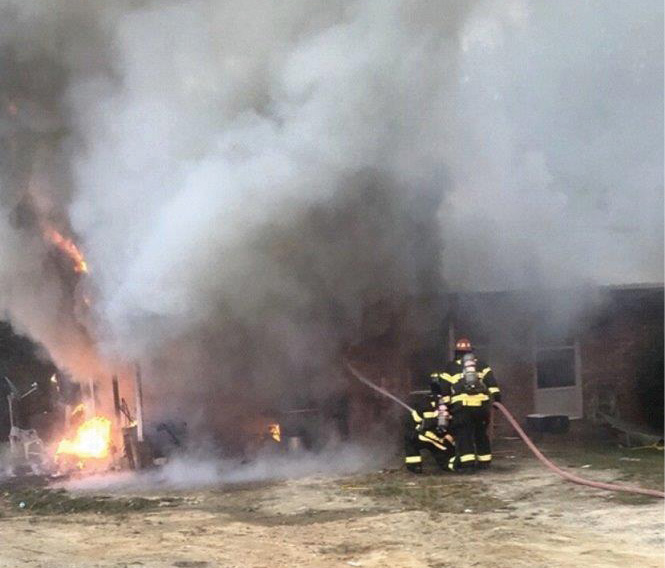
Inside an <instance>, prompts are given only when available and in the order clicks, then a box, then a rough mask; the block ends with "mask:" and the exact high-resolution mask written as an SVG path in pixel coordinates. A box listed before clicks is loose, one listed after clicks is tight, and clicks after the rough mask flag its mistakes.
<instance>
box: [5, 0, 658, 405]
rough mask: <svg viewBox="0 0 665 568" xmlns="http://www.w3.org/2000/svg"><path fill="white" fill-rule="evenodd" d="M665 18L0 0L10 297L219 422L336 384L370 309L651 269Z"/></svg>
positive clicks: (570, 7) (29, 326)
mask: <svg viewBox="0 0 665 568" xmlns="http://www.w3.org/2000/svg"><path fill="white" fill-rule="evenodd" d="M662 28H663V8H662V5H661V3H658V2H655V1H648V0H645V1H639V2H627V1H617V2H612V3H609V4H608V3H607V2H600V1H594V0H591V1H588V2H579V1H562V2H556V3H552V2H545V1H542V2H526V1H523V0H510V1H508V2H500V3H496V2H485V1H476V2H453V1H446V2H441V1H434V0H423V1H420V2H415V3H414V2H404V1H398V0H368V1H363V2H354V1H342V0H335V1H331V2H320V3H312V2H308V1H305V0H290V1H288V2H277V3H266V2H257V1H248V0H242V1H240V0H237V1H232V0H227V1H221V0H178V1H176V0H171V1H160V2H157V1H150V0H143V1H130V0H123V1H117V2H111V3H109V2H102V1H101V0H73V1H71V2H67V3H66V4H62V5H58V6H57V9H55V8H54V7H53V6H52V5H50V4H49V3H45V2H42V1H37V0H27V1H26V0H22V1H18V0H2V2H1V3H0V65H1V66H2V69H3V73H2V78H0V105H2V109H1V116H0V140H1V143H2V145H3V148H4V151H3V152H2V155H3V158H2V163H1V164H0V175H1V178H0V183H1V184H2V185H1V195H0V197H1V201H0V261H1V262H0V306H1V307H2V309H3V310H4V311H5V313H6V316H7V317H8V318H9V319H10V320H11V321H12V323H13V324H14V325H15V327H16V328H17V329H19V330H20V331H23V332H26V333H27V334H29V335H30V336H31V337H33V338H34V339H36V340H37V341H39V342H41V343H42V344H43V345H44V346H45V348H46V349H47V350H48V351H49V353H50V354H51V355H52V356H53V357H54V358H55V359H56V362H57V363H58V364H59V365H61V366H62V367H63V368H66V369H69V370H70V371H71V372H73V373H74V374H75V375H77V376H78V377H82V376H85V375H86V374H89V373H101V372H105V370H106V369H107V368H108V367H113V366H114V365H117V364H123V363H126V362H129V361H132V360H140V361H142V362H143V363H144V364H145V365H146V367H147V369H148V370H147V372H146V376H147V377H148V379H149V381H150V382H151V384H150V385H149V386H150V388H151V389H152V391H153V393H154V394H153V396H154V397H157V398H159V399H160V403H161V404H162V405H163V407H168V410H169V411H178V410H181V409H183V408H188V409H191V408H192V405H196V404H198V405H202V406H206V407H209V408H212V409H213V410H214V409H219V408H220V407H221V406H220V405H223V404H224V402H223V401H224V400H227V399H228V395H229V393H233V396H234V400H238V399H243V397H244V398H246V402H247V403H248V404H254V403H257V397H258V399H261V400H263V401H266V400H274V398H275V397H280V396H286V397H287V398H290V399H293V400H291V401H290V402H295V399H299V400H306V399H311V398H314V399H318V400H322V399H324V398H325V397H326V396H329V395H332V394H334V392H335V391H336V389H338V388H339V381H340V378H339V373H338V372H337V370H336V368H337V367H336V366H335V364H334V361H336V359H337V358H338V355H339V353H340V350H342V349H343V348H344V347H345V346H347V345H349V344H352V343H354V342H356V341H357V340H358V338H359V332H360V327H361V322H362V315H363V311H364V310H365V309H367V307H369V306H372V305H376V304H377V303H380V302H384V303H387V304H388V305H389V306H392V307H394V308H395V309H396V308H398V307H399V306H400V305H402V304H403V303H404V302H405V301H406V300H407V299H408V298H412V297H418V296H431V295H433V294H436V293H440V292H441V291H442V290H443V289H444V288H445V287H448V288H455V289H466V290H472V289H506V288H523V287H534V286H564V285H571V284H576V283H580V282H592V283H602V284H605V283H626V282H645V281H652V282H653V281H661V280H662V271H663V220H662V204H663V196H662V195H663V194H662V191H663V140H662V139H663V132H662V128H663V120H662V119H663V116H662V113H663V93H662V85H663V31H662ZM45 224H48V225H49V226H53V227H55V228H57V230H58V231H59V232H61V233H62V234H63V235H65V236H67V237H71V238H72V239H73V240H74V241H75V242H76V243H77V245H78V246H79V247H80V249H81V250H82V251H83V252H84V254H85V257H86V261H87V263H88V266H89V273H88V274H84V275H81V274H73V273H72V271H71V265H70V264H69V259H68V258H66V257H65V256H64V255H63V254H62V253H61V252H59V251H57V250H54V247H53V245H52V244H50V243H48V242H45V240H44V238H43V227H44V225H45ZM285 392H287V395H284V393H285ZM296 392H297V395H296V394H294V393H296ZM225 412H231V409H226V410H225ZM213 414H214V412H213Z"/></svg>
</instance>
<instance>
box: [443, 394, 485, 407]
mask: <svg viewBox="0 0 665 568" xmlns="http://www.w3.org/2000/svg"><path fill="white" fill-rule="evenodd" d="M486 400H489V397H488V396H487V395H486V394H483V393H480V394H466V393H464V394H457V395H455V396H454V397H452V398H451V399H450V402H451V403H452V404H455V403H456V402H461V403H462V406H481V405H482V404H483V402H485V401H486Z"/></svg>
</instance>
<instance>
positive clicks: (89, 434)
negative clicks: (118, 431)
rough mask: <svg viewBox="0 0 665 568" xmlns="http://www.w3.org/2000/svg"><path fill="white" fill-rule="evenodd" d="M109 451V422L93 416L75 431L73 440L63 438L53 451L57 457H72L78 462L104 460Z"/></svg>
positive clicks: (101, 417) (106, 419)
mask: <svg viewBox="0 0 665 568" xmlns="http://www.w3.org/2000/svg"><path fill="white" fill-rule="evenodd" d="M110 450H111V421H110V420H109V419H108V418H104V417H103V416H94V417H92V418H90V419H89V420H86V421H85V422H84V423H83V424H81V425H80V426H79V427H78V428H77V429H76V434H75V435H74V437H73V438H71V439H69V438H63V440H61V442H60V443H59V444H58V448H57V449H56V451H55V455H56V459H57V457H58V456H72V457H74V458H76V459H78V460H86V459H89V458H94V459H104V458H107V457H109V453H110Z"/></svg>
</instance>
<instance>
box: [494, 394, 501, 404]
mask: <svg viewBox="0 0 665 568" xmlns="http://www.w3.org/2000/svg"><path fill="white" fill-rule="evenodd" d="M494 402H501V393H500V392H497V393H494Z"/></svg>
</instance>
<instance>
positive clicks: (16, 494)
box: [3, 487, 175, 515]
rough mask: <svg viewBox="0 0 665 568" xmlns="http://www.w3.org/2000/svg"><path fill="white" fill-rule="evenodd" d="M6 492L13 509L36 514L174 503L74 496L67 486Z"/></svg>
mask: <svg viewBox="0 0 665 568" xmlns="http://www.w3.org/2000/svg"><path fill="white" fill-rule="evenodd" d="M3 496H4V498H5V500H6V501H7V502H9V504H10V505H11V507H12V508H13V509H15V510H17V511H22V512H26V513H31V514H37V515H61V514H72V513H98V514H106V515H115V514H121V513H128V512H131V511H145V510H147V509H153V508H156V507H160V506H164V505H165V504H166V505H173V504H174V503H175V502H174V501H173V500H172V499H170V500H169V501H168V502H162V500H160V499H146V498H143V497H127V498H112V497H109V496H106V495H76V496H75V495H71V494H70V493H68V492H67V491H65V490H64V489H49V488H45V487H27V488H20V489H15V490H13V491H5V492H4V493H3Z"/></svg>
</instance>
